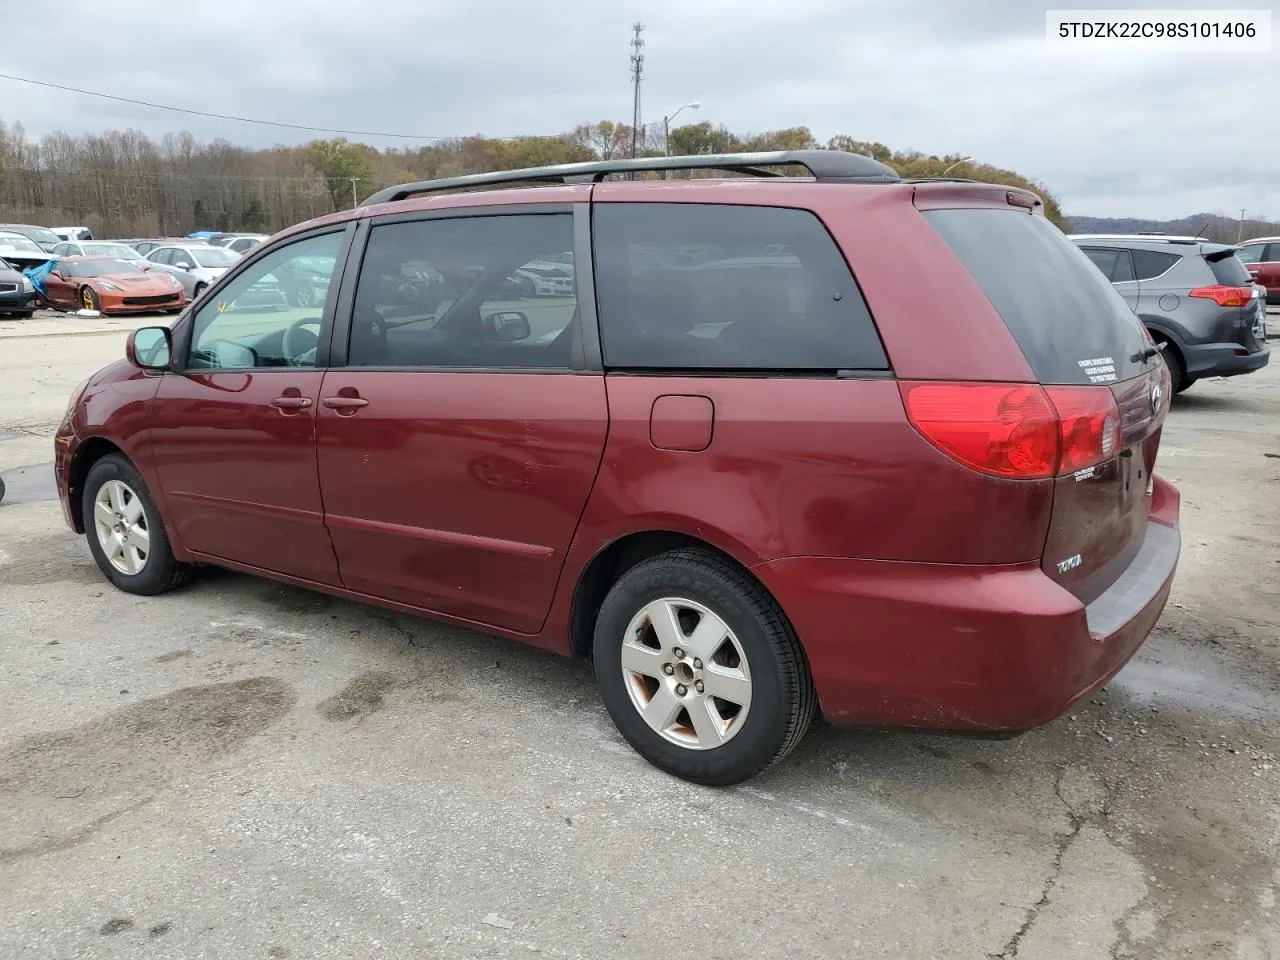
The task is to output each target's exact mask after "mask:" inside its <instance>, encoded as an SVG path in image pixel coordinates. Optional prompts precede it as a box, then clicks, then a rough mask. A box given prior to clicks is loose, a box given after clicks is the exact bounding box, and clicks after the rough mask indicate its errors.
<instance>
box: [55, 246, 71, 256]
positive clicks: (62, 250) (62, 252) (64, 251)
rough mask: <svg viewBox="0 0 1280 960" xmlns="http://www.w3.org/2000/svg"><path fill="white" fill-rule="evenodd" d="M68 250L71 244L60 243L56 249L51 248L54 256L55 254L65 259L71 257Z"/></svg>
mask: <svg viewBox="0 0 1280 960" xmlns="http://www.w3.org/2000/svg"><path fill="white" fill-rule="evenodd" d="M70 248H71V244H69V243H60V244H58V245H57V246H56V247H54V248H53V252H54V253H56V254H57V255H58V256H60V257H67V256H70V255H71V249H70Z"/></svg>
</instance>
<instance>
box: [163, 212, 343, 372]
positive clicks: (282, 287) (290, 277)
mask: <svg viewBox="0 0 1280 960" xmlns="http://www.w3.org/2000/svg"><path fill="white" fill-rule="evenodd" d="M342 237H343V234H342V233H341V232H339V233H327V234H324V235H323V236H319V237H309V238H308V239H306V240H299V241H298V242H296V243H291V244H289V245H287V246H284V247H281V248H280V249H279V250H275V251H273V252H272V253H270V254H269V255H268V256H266V257H265V258H263V259H262V260H259V261H258V262H257V263H255V264H253V265H252V266H251V267H249V268H248V269H246V270H243V271H241V272H240V273H239V274H238V275H237V276H236V277H235V278H234V279H232V280H231V281H230V282H229V283H227V285H226V286H224V287H223V288H222V289H221V290H219V291H218V292H217V295H216V296H215V297H212V298H209V297H206V298H205V303H204V306H202V307H200V308H199V309H198V310H197V311H196V315H195V320H194V323H193V332H192V336H191V352H190V355H189V357H188V360H187V368H188V369H192V370H228V369H237V370H238V369H244V368H247V367H314V366H315V364H316V346H317V344H318V343H319V342H320V326H321V314H322V312H323V309H324V301H325V296H327V293H328V289H329V280H330V278H331V277H332V276H333V271H334V267H335V266H336V264H337V261H338V253H339V251H340V250H341V249H342ZM303 287H305V289H306V290H307V291H309V293H308V295H307V296H304V297H301V298H299V296H298V290H299V289H302V288H303ZM316 290H319V291H320V293H319V295H318V297H317V294H316V292H315V291H316ZM317 299H318V302H317Z"/></svg>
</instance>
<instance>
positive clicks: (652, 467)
mask: <svg viewBox="0 0 1280 960" xmlns="http://www.w3.org/2000/svg"><path fill="white" fill-rule="evenodd" d="M607 385H608V390H609V416H610V429H609V443H608V447H607V448H606V450H605V457H604V465H603V469H602V470H601V472H600V479H599V480H598V481H597V483H596V487H595V489H594V490H593V491H592V495H591V501H590V503H589V504H588V505H587V511H586V513H585V515H584V516H583V520H582V529H581V530H580V532H579V540H583V541H586V542H588V543H589V544H590V545H591V546H590V552H591V553H594V552H595V549H596V548H598V546H599V545H601V544H603V543H606V542H608V541H611V540H613V539H616V538H617V537H619V536H622V535H625V534H627V533H631V532H634V531H637V530H645V529H678V530H682V531H689V532H691V533H693V534H694V535H698V536H708V535H714V537H715V538H718V539H719V540H720V541H721V542H722V543H724V542H727V543H732V544H734V545H735V549H733V550H730V551H729V552H730V553H733V554H734V555H736V556H738V557H739V558H740V559H743V560H744V561H745V562H749V563H754V562H758V561H760V560H772V559H776V558H779V557H789V556H815V557H864V558H874V559H881V560H924V561H929V562H939V563H1009V562H1018V561H1029V560H1035V561H1038V560H1039V558H1040V553H1041V550H1042V549H1043V546H1044V538H1045V533H1046V531H1047V529H1048V522H1049V507H1050V500H1051V497H1052V495H1053V485H1052V482H1051V481H1047V480H1046V481H1000V480H994V479H992V478H990V477H984V476H982V475H980V474H978V473H975V472H974V471H972V470H969V469H968V468H966V467H962V466H961V465H960V464H958V463H956V462H955V461H953V460H951V459H950V458H949V457H946V456H945V455H943V454H941V453H939V452H938V451H937V450H936V449H934V447H932V446H930V445H929V443H928V442H927V441H925V440H924V438H923V437H921V436H920V435H919V434H918V433H916V431H915V430H914V429H913V428H912V427H911V425H910V424H909V423H908V422H907V420H906V414H905V413H904V412H903V409H902V399H901V397H900V396H899V394H898V387H897V384H896V383H895V382H894V381H893V380H887V379H886V380H834V379H815V380H809V379H799V378H797V379H791V378H785V377H776V378H768V377H755V378H752V377H667V376H630V375H623V374H611V375H609V377H608V378H607ZM695 391H698V392H701V393H703V394H705V395H706V396H708V397H709V398H710V399H711V402H712V403H713V404H714V406H715V437H714V440H713V441H712V443H711V446H710V447H709V448H708V449H707V450H706V451H705V452H703V453H697V454H690V453H685V452H680V451H667V450H655V449H654V448H653V445H652V444H651V443H650V440H649V433H650V425H649V416H650V411H651V410H652V409H653V405H654V401H655V400H656V399H657V398H658V397H659V396H662V395H664V394H672V393H677V394H688V393H693V392H695ZM993 517H998V518H999V521H998V522H993V520H992V518H993Z"/></svg>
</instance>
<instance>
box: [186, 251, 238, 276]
mask: <svg viewBox="0 0 1280 960" xmlns="http://www.w3.org/2000/svg"><path fill="white" fill-rule="evenodd" d="M187 252H188V253H189V254H191V256H193V257H195V258H196V263H198V264H200V266H202V267H212V268H213V269H215V270H218V269H221V268H222V267H230V266H232V265H234V264H235V262H236V261H237V260H239V259H240V254H238V253H236V252H235V251H233V250H226V249H224V248H222V247H208V248H207V249H200V250H198V249H196V248H195V247H188V248H187Z"/></svg>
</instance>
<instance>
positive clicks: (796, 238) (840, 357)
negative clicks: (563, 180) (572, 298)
mask: <svg viewBox="0 0 1280 960" xmlns="http://www.w3.org/2000/svg"><path fill="white" fill-rule="evenodd" d="M594 218H595V230H594V233H595V265H596V293H597V298H598V300H599V311H600V326H601V336H602V338H603V341H604V342H603V346H604V359H605V364H606V365H607V366H609V367H613V368H630V369H661V370H676V369H678V370H693V371H699V370H796V371H804V370H813V371H817V370H821V371H833V370H844V369H848V370H860V369H861V370H865V369H885V368H887V367H888V361H887V360H886V358H885V353H884V348H883V347H882V346H881V344H880V337H879V334H878V333H877V331H876V328H875V324H874V323H873V322H872V319H871V314H870V312H869V311H868V309H867V305H866V302H865V301H864V300H863V298H862V293H861V291H860V290H859V289H858V285H857V284H856V283H855V282H854V279H853V276H852V275H851V274H850V272H849V267H848V265H847V264H846V263H845V261H844V257H843V256H842V255H841V253H840V250H839V249H838V248H837V247H836V245H835V242H834V241H833V240H832V239H831V235H830V234H828V233H827V231H826V228H825V227H824V226H823V225H822V223H821V222H820V221H819V220H818V218H817V217H815V216H814V215H813V214H812V213H809V212H808V211H804V210H791V209H781V208H775V207H750V206H729V205H703V204H666V203H602V204H599V205H597V206H596V207H595V210H594Z"/></svg>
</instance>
